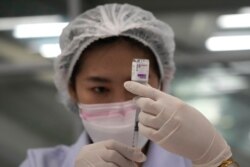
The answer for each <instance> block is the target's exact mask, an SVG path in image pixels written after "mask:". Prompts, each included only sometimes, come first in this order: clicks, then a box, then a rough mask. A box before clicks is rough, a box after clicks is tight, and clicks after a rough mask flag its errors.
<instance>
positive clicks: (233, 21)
mask: <svg viewBox="0 0 250 167" xmlns="http://www.w3.org/2000/svg"><path fill="white" fill-rule="evenodd" d="M217 24H218V26H219V27H220V28H248V27H250V13H244V14H229V15H222V16H219V17H218V19H217Z"/></svg>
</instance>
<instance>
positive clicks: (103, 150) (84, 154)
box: [75, 140, 146, 167]
mask: <svg viewBox="0 0 250 167" xmlns="http://www.w3.org/2000/svg"><path fill="white" fill-rule="evenodd" d="M145 160H146V156H145V155H144V154H143V153H142V152H141V150H140V149H137V148H133V147H128V146H126V145H124V144H122V143H119V142H117V141H115V140H106V141H102V142H98V143H94V144H90V145H87V146H84V147H83V148H82V150H81V151H80V152H79V154H78V156H77V158H76V163H75V167H134V166H136V163H140V162H143V161H145Z"/></svg>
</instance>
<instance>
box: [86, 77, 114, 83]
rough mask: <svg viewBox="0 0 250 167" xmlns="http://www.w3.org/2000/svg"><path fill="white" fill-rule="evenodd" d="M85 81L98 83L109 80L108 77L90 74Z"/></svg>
mask: <svg viewBox="0 0 250 167" xmlns="http://www.w3.org/2000/svg"><path fill="white" fill-rule="evenodd" d="M87 81H91V82H99V83H107V82H111V80H110V79H107V78H103V77H97V76H91V77H88V78H87Z"/></svg>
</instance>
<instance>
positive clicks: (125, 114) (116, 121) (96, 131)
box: [78, 101, 148, 148]
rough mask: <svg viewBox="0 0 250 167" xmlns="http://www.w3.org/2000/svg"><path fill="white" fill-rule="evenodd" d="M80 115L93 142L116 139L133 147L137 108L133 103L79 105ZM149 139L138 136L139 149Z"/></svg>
mask: <svg viewBox="0 0 250 167" xmlns="http://www.w3.org/2000/svg"><path fill="white" fill-rule="evenodd" d="M78 106H79V109H80V111H79V114H80V117H81V118H82V122H83V125H84V128H85V130H86V131H87V133H88V134H89V136H90V138H91V139H92V140H93V142H99V141H103V140H108V139H114V140H116V141H119V142H121V143H124V144H126V145H129V146H132V144H133V135H134V125H135V115H136V106H135V104H134V102H133V101H126V102H119V103H104V104H79V105H78ZM147 141H148V139H147V138H145V137H144V136H142V135H140V133H139V135H138V143H137V147H140V148H142V147H143V146H144V145H145V144H146V143H147Z"/></svg>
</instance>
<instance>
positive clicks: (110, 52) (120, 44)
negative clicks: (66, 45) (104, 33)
mask: <svg viewBox="0 0 250 167" xmlns="http://www.w3.org/2000/svg"><path fill="white" fill-rule="evenodd" d="M133 58H146V59H149V60H150V64H151V65H150V66H151V67H153V68H154V69H157V70H158V65H157V63H156V60H155V56H154V54H153V52H152V51H151V50H150V49H149V48H148V47H146V46H145V45H143V44H142V43H141V42H138V41H137V40H134V39H131V38H129V37H110V38H106V39H101V40H99V41H97V42H94V43H93V44H91V45H90V46H89V47H88V48H87V49H86V50H85V51H84V52H83V53H82V55H81V58H80V62H81V66H86V65H87V64H89V63H90V62H92V61H95V63H97V62H99V64H110V62H112V61H116V64H111V65H112V66H113V65H117V63H118V62H121V61H124V63H125V62H130V63H131V62H132V59H133ZM97 59H98V61H97ZM157 70H156V71H157Z"/></svg>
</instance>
